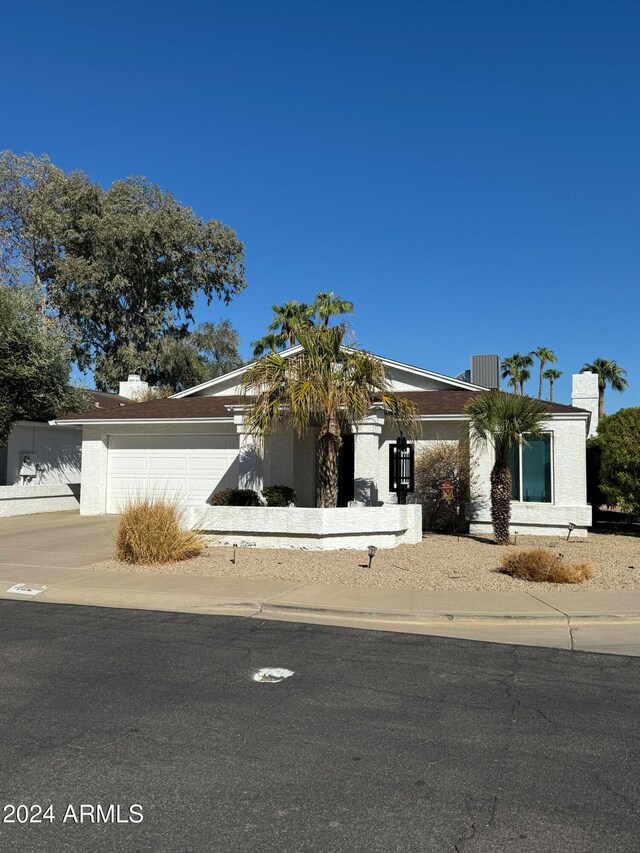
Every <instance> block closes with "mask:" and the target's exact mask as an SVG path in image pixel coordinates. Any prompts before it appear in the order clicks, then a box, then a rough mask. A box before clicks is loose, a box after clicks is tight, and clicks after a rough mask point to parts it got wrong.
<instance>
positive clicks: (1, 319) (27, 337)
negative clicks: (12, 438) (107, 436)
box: [0, 284, 90, 446]
mask: <svg viewBox="0 0 640 853" xmlns="http://www.w3.org/2000/svg"><path fill="white" fill-rule="evenodd" d="M40 295H41V294H40V292H39V291H38V290H37V288H35V287H24V286H14V287H9V286H7V285H6V284H0V446H2V445H4V444H6V443H7V438H8V436H9V433H10V432H11V428H12V426H13V425H14V424H15V423H16V421H21V420H35V421H41V420H48V419H49V418H53V417H55V416H56V415H59V414H62V413H63V412H66V411H83V410H84V409H86V408H87V406H88V405H89V402H90V401H89V398H88V395H87V394H86V392H84V391H83V390H82V389H79V388H72V387H70V386H69V375H70V370H71V362H72V356H71V353H70V351H69V347H68V344H67V341H66V340H65V337H64V335H63V334H61V332H60V330H59V327H58V325H57V324H56V323H55V321H53V320H51V319H50V318H47V317H43V316H42V311H41V304H40Z"/></svg>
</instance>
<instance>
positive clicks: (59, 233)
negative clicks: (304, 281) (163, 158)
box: [0, 152, 246, 390]
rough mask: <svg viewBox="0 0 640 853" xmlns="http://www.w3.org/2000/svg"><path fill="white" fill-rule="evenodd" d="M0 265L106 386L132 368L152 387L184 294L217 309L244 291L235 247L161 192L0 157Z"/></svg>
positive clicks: (215, 226)
mask: <svg viewBox="0 0 640 853" xmlns="http://www.w3.org/2000/svg"><path fill="white" fill-rule="evenodd" d="M0 267H1V268H2V269H3V270H4V271H5V275H6V276H7V277H8V278H9V279H10V281H11V282H12V283H16V282H18V281H22V282H25V281H27V282H29V283H35V284H38V285H40V286H41V288H42V293H43V310H44V309H45V303H44V297H46V312H47V313H48V314H49V315H54V316H57V317H58V318H59V320H60V323H61V324H62V327H63V329H64V330H65V332H66V333H67V335H68V338H69V340H70V342H71V345H72V352H73V355H74V358H75V360H76V362H77V364H78V366H79V367H80V368H81V369H82V370H85V369H92V370H93V371H94V376H95V382H96V386H97V387H98V388H99V389H101V390H111V389H113V388H115V387H117V383H118V381H119V380H120V379H122V377H123V376H125V375H126V374H127V373H128V372H129V371H131V370H141V371H143V372H144V373H145V374H146V375H147V376H148V377H149V378H150V379H151V380H152V381H154V379H157V377H156V376H154V372H155V367H156V363H157V358H158V355H159V349H160V346H161V343H162V339H163V338H164V337H165V336H169V337H180V336H182V335H184V334H185V333H186V331H187V330H188V326H189V324H190V322H191V321H192V319H193V317H192V311H193V308H194V304H195V297H196V296H197V295H203V296H205V297H206V300H207V302H208V303H210V302H211V300H212V299H213V298H214V297H218V298H220V299H222V300H223V301H224V302H225V303H228V302H229V301H230V300H231V299H232V298H233V297H234V296H235V295H236V294H238V293H239V292H240V291H241V290H242V289H243V288H244V287H245V286H246V282H245V280H244V247H243V245H242V243H241V242H240V241H239V240H238V238H237V237H236V234H235V232H234V231H233V229H232V228H230V227H229V226H228V225H224V224H223V223H221V222H219V221H217V220H214V219H212V220H209V221H205V220H203V219H201V218H200V217H198V216H196V214H195V213H194V212H193V211H192V210H191V208H189V207H185V206H183V205H181V204H180V203H179V202H178V201H177V200H176V199H175V198H174V197H173V196H172V195H171V193H169V192H167V191H165V190H163V189H161V188H160V187H158V186H156V185H155V184H152V183H150V182H148V181H147V180H146V179H145V178H141V177H133V178H128V179H126V180H124V181H116V182H115V183H113V184H112V185H111V186H110V187H109V188H108V189H106V190H104V189H102V187H100V186H99V185H98V184H97V183H93V182H91V181H90V180H89V178H87V177H86V175H83V174H82V173H80V172H74V173H71V174H65V173H64V172H63V171H62V170H60V169H58V168H56V167H55V166H53V165H52V164H51V162H50V161H49V160H48V158H46V157H40V158H39V157H34V156H33V155H24V156H22V157H19V156H17V155H15V154H13V153H12V152H3V153H2V154H1V155H0Z"/></svg>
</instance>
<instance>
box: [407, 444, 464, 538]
mask: <svg viewBox="0 0 640 853" xmlns="http://www.w3.org/2000/svg"><path fill="white" fill-rule="evenodd" d="M470 488H471V474H470V466H469V447H468V445H467V444H466V443H465V442H460V443H457V442H456V443H453V442H446V441H438V442H435V443H434V444H431V445H428V446H427V447H425V448H424V449H422V450H421V451H419V453H418V454H417V458H416V467H415V493H414V501H416V502H417V503H421V504H422V526H423V528H424V529H425V530H432V531H434V532H435V533H457V532H459V531H461V530H463V529H465V528H466V527H467V526H468V521H467V519H466V512H465V510H466V504H467V502H468V501H469V493H470ZM447 498H450V499H447Z"/></svg>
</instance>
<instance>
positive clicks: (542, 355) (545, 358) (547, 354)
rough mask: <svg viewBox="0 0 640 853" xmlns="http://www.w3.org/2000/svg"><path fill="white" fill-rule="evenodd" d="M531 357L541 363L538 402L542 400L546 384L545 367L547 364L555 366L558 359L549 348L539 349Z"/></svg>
mask: <svg viewBox="0 0 640 853" xmlns="http://www.w3.org/2000/svg"><path fill="white" fill-rule="evenodd" d="M529 355H530V356H535V357H536V358H537V359H538V362H539V363H540V384H539V385H538V400H541V399H542V385H543V382H544V366H545V364H547V363H549V364H555V363H556V362H557V361H558V359H557V357H556V354H555V352H554V351H553V350H552V349H549V348H548V347H538V349H535V350H533V352H530V353H529Z"/></svg>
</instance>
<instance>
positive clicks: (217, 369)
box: [156, 320, 243, 391]
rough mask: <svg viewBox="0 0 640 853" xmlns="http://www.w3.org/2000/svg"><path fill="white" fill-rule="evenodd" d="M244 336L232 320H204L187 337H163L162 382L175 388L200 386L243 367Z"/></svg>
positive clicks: (180, 389) (179, 389) (160, 367)
mask: <svg viewBox="0 0 640 853" xmlns="http://www.w3.org/2000/svg"><path fill="white" fill-rule="evenodd" d="M239 345H240V336H239V335H238V332H237V331H236V329H234V327H233V326H232V325H231V322H230V321H229V320H221V321H220V322H219V323H217V324H216V323H202V324H200V325H199V326H198V327H197V328H196V329H194V330H193V331H192V332H190V333H189V334H188V335H185V336H183V337H177V338H176V337H170V336H166V337H164V338H163V340H162V345H161V347H160V352H159V355H158V360H157V365H156V372H157V374H158V378H159V384H160V385H162V386H169V387H170V388H171V389H173V390H174V391H182V390H184V389H185V388H190V387H192V386H193V385H199V384H200V383H201V382H206V381H207V380H209V379H215V377H216V376H222V374H223V373H228V372H229V371H231V370H236V368H238V367H241V366H242V364H243V360H242V357H241V356H240V354H239V352H238V346H239Z"/></svg>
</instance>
